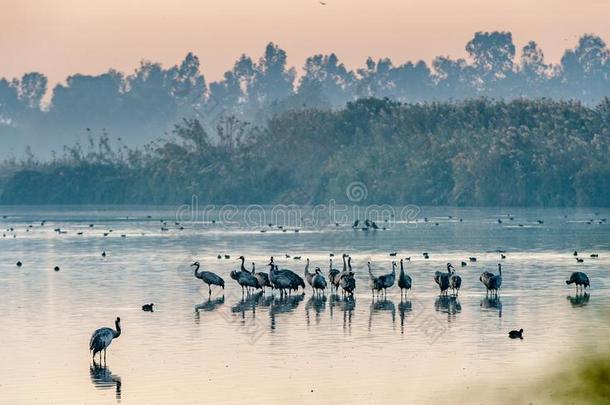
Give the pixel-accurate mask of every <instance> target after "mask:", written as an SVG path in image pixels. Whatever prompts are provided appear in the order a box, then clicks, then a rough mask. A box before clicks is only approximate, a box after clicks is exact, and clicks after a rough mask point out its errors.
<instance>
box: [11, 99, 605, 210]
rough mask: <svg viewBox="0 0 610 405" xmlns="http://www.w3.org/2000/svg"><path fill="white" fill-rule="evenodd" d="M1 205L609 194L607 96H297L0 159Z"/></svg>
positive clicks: (595, 201)
mask: <svg viewBox="0 0 610 405" xmlns="http://www.w3.org/2000/svg"><path fill="white" fill-rule="evenodd" d="M0 169H1V170H0V173H2V176H0V203H4V204H24V203H28V204H48V203H56V204H93V203H98V204H101V203H104V204H108V203H114V204H119V203H132V204H181V203H184V202H190V201H191V198H192V196H197V197H198V198H199V201H200V202H201V203H215V204H223V203H232V204H248V203H260V204H266V203H278V202H281V203H297V204H312V203H325V202H328V200H329V199H331V198H332V199H335V200H337V201H338V202H349V199H348V197H347V196H346V187H347V186H348V185H349V184H350V183H352V182H354V181H358V182H362V183H364V185H365V186H366V187H367V190H368V195H367V199H366V200H365V201H363V203H365V204H373V203H375V204H422V205H424V204H425V205H459V206H610V100H609V99H608V98H604V99H602V100H601V101H600V103H598V104H596V105H591V106H588V105H585V104H584V103H582V102H579V101H560V100H551V99H542V100H526V99H517V100H512V101H506V100H491V99H486V98H478V99H468V100H462V101H450V102H449V101H445V102H424V103H401V102H398V101H395V100H390V99H388V98H385V99H377V98H366V99H360V100H356V101H353V102H351V101H350V102H348V103H347V104H346V106H345V107H344V108H341V109H331V108H301V109H294V110H288V111H285V112H282V113H278V114H276V115H274V116H273V117H271V118H269V119H268V121H267V122H266V123H265V124H264V125H255V124H253V123H248V122H246V121H243V120H241V119H240V118H239V117H236V116H226V117H223V118H221V119H220V120H219V121H218V122H217V124H216V125H215V127H214V131H213V133H211V132H210V131H209V129H208V128H207V127H206V126H205V125H203V124H202V122H201V121H200V120H199V119H197V118H185V119H184V120H183V121H182V122H181V123H179V124H177V125H176V126H175V127H174V129H173V131H172V133H171V135H170V136H169V137H168V138H167V139H165V140H160V141H155V142H151V143H149V144H147V145H146V146H145V147H142V148H129V147H127V146H125V145H122V146H113V145H112V144H111V143H110V141H109V137H108V135H101V136H100V137H98V138H95V137H93V136H91V138H90V139H89V142H88V143H87V144H84V145H81V144H75V145H73V146H71V147H66V148H65V149H64V151H63V153H61V154H58V155H57V156H56V157H55V158H54V159H52V160H50V161H39V160H37V159H36V158H34V157H33V156H32V155H30V156H28V157H25V158H23V159H21V160H16V159H13V160H7V161H5V162H4V163H3V167H0Z"/></svg>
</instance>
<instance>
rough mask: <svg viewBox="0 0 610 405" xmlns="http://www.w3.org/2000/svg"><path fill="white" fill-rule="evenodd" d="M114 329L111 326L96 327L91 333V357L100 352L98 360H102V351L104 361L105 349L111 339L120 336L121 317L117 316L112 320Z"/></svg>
mask: <svg viewBox="0 0 610 405" xmlns="http://www.w3.org/2000/svg"><path fill="white" fill-rule="evenodd" d="M114 325H115V327H116V330H114V329H112V328H100V329H97V330H96V331H95V332H93V334H92V335H91V339H90V340H89V351H90V352H91V353H92V354H93V355H92V357H93V359H95V355H96V354H97V353H99V354H100V362H101V361H102V351H104V362H105V361H106V350H107V349H108V346H110V344H111V343H112V341H113V340H114V339H116V338H118V337H119V336H121V318H119V317H117V318H116V320H115V321H114Z"/></svg>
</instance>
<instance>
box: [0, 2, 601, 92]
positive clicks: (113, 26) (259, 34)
mask: <svg viewBox="0 0 610 405" xmlns="http://www.w3.org/2000/svg"><path fill="white" fill-rule="evenodd" d="M323 1H325V2H326V3H327V4H326V5H322V4H320V2H319V1H318V0H218V1H211V0H173V1H161V0H129V1H126V0H103V1H99V0H0V5H1V9H2V12H1V13H0V52H1V54H0V55H1V58H0V60H1V62H0V77H11V78H12V77H16V76H21V75H22V74H23V73H24V72H28V71H40V72H42V73H45V74H46V75H47V76H48V77H49V82H50V85H51V86H52V85H54V84H55V83H57V82H62V81H64V79H65V78H66V77H67V76H68V75H70V74H73V73H77V72H78V73H86V74H99V73H103V72H105V71H107V70H108V69H109V68H115V69H118V70H120V71H123V72H126V73H131V72H133V70H134V69H135V68H136V67H137V66H138V64H139V62H140V61H141V60H142V59H146V60H151V61H155V62H161V63H162V64H163V65H164V66H171V65H175V64H177V63H179V62H180V61H181V60H182V59H183V58H184V56H185V55H186V54H187V53H188V52H189V51H192V52H194V53H195V54H196V55H198V56H199V58H200V60H201V65H202V66H201V68H202V71H203V73H204V74H205V76H206V79H207V80H208V81H210V80H217V79H220V78H221V77H222V74H223V72H224V71H226V70H228V69H230V68H231V67H232V65H233V63H234V61H235V60H236V59H237V58H238V57H239V55H241V54H242V53H246V54H248V55H250V56H253V57H255V58H256V59H257V58H258V57H259V56H260V55H261V54H262V52H263V49H264V47H265V45H266V44H267V43H268V42H269V41H273V42H275V43H277V44H279V45H280V46H281V47H282V48H283V49H285V50H286V51H287V52H288V57H289V63H290V64H291V65H293V66H296V67H297V68H300V67H301V66H302V65H303V62H304V61H305V58H306V57H307V56H310V55H313V54H316V53H330V52H335V53H336V54H337V55H338V56H339V58H340V60H341V61H343V62H344V63H345V64H346V66H348V67H349V68H355V67H357V66H361V65H363V64H364V61H365V60H366V58H367V57H368V56H372V57H373V58H379V57H385V56H388V57H390V58H391V59H392V60H393V61H394V63H402V62H405V61H406V60H419V59H423V60H425V61H427V62H429V61H431V60H432V59H433V58H434V57H435V56H438V55H449V56H452V57H465V56H466V53H465V51H464V46H465V44H466V42H468V41H469V40H470V39H471V38H472V36H473V34H474V33H475V32H476V31H492V30H501V31H510V32H512V33H513V39H514V41H515V43H516V45H517V46H518V47H519V48H520V47H522V46H523V45H525V43H526V42H527V41H529V40H535V41H536V42H538V44H539V45H540V46H541V47H542V49H543V50H544V52H545V55H546V57H547V60H548V61H551V62H558V61H559V59H560V58H561V55H562V53H563V51H564V49H566V48H569V47H573V46H574V45H575V44H576V42H577V40H578V37H579V36H580V35H581V34H583V33H594V34H597V35H600V36H601V37H602V38H603V39H604V40H605V41H606V42H610V24H609V23H608V16H609V15H610V0H579V1H573V0H503V1H498V0H402V1H401V0H369V1H363V0H323Z"/></svg>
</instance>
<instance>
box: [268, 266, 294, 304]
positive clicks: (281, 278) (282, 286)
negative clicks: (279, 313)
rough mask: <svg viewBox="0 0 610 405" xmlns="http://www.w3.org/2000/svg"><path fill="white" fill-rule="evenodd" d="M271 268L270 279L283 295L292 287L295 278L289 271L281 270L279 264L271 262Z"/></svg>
mask: <svg viewBox="0 0 610 405" xmlns="http://www.w3.org/2000/svg"><path fill="white" fill-rule="evenodd" d="M269 266H271V270H270V271H269V281H270V282H271V285H272V286H273V288H274V289H278V290H280V296H283V295H284V294H285V293H286V292H287V290H291V289H292V285H293V280H292V278H291V277H290V275H289V274H288V273H283V272H280V270H279V269H278V266H277V264H273V262H271V263H269Z"/></svg>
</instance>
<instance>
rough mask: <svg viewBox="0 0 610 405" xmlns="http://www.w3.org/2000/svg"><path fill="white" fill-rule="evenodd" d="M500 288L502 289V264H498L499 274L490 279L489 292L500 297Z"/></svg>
mask: <svg viewBox="0 0 610 405" xmlns="http://www.w3.org/2000/svg"><path fill="white" fill-rule="evenodd" d="M500 287H502V264H500V263H498V274H496V275H494V276H493V277H491V278H490V279H489V290H490V291H491V292H493V293H495V294H496V295H498V290H499V289H500Z"/></svg>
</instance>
